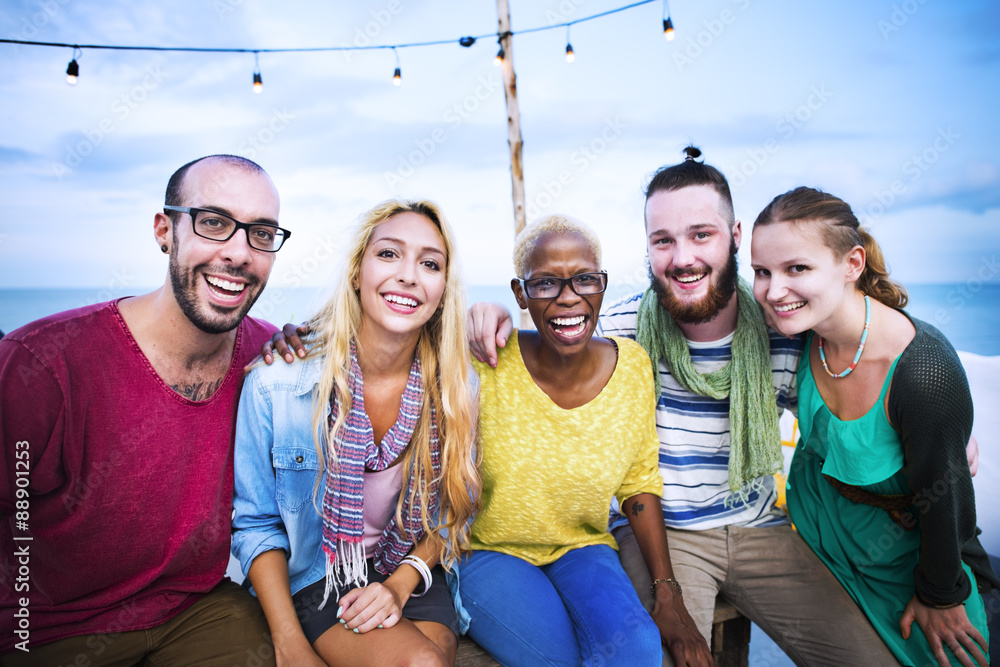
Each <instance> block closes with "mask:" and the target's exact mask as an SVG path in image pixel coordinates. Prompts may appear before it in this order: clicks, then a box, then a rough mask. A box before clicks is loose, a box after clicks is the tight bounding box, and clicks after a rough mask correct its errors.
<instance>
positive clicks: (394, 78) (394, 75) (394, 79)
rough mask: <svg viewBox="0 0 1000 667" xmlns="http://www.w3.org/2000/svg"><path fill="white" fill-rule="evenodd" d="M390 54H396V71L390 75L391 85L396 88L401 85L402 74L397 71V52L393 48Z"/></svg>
mask: <svg viewBox="0 0 1000 667" xmlns="http://www.w3.org/2000/svg"><path fill="white" fill-rule="evenodd" d="M392 52H393V53H394V54H396V71H395V72H393V73H392V85H394V86H398V85H399V84H400V83H402V77H403V74H402V72H401V71H400V70H399V52H398V51H396V49H395V47H393V49H392Z"/></svg>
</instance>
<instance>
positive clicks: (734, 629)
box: [455, 598, 750, 667]
mask: <svg viewBox="0 0 1000 667" xmlns="http://www.w3.org/2000/svg"><path fill="white" fill-rule="evenodd" d="M711 648H712V657H713V658H714V659H715V667H747V665H749V663H750V619H748V618H747V617H745V616H743V615H742V614H740V612H738V611H737V610H736V607H734V606H733V605H731V604H729V603H728V602H726V601H725V600H723V599H722V598H718V599H717V600H716V601H715V616H714V617H713V618H712V646H711ZM499 664H500V663H498V662H497V661H496V660H494V659H493V658H491V657H490V655H489V654H488V653H487V652H486V651H484V650H483V649H482V648H480V646H479V645H478V644H477V643H476V642H474V641H472V640H471V639H469V637H468V636H467V635H466V636H463V637H462V638H461V639H460V640H459V642H458V655H457V657H456V658H455V665H456V667H491V666H493V665H499Z"/></svg>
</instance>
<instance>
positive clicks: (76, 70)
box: [66, 46, 83, 86]
mask: <svg viewBox="0 0 1000 667" xmlns="http://www.w3.org/2000/svg"><path fill="white" fill-rule="evenodd" d="M77 52H79V54H80V55H79V56H78V55H77ZM82 55H83V51H80V49H79V48H77V47H75V46H74V47H73V59H72V60H70V61H69V65H68V66H67V67H66V83H68V84H69V85H71V86H75V85H76V79H77V77H79V76H80V63H78V62H76V59H77V58H79V57H80V56H82Z"/></svg>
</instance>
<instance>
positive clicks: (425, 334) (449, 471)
mask: <svg viewBox="0 0 1000 667" xmlns="http://www.w3.org/2000/svg"><path fill="white" fill-rule="evenodd" d="M406 212H412V213H417V214H418V215H422V216H424V217H425V218H427V219H428V220H429V221H430V222H431V223H432V224H433V225H434V226H435V227H436V228H437V230H438V231H439V232H440V233H441V238H442V239H443V240H444V248H445V267H444V268H445V288H444V294H443V295H442V296H441V304H440V307H439V308H438V310H437V311H436V312H435V313H434V315H433V316H431V318H430V320H428V321H427V323H425V324H424V327H423V330H422V331H421V334H420V338H419V340H418V341H417V352H418V353H419V355H420V364H421V368H422V373H423V377H424V398H423V405H422V407H421V411H420V418H419V420H418V422H417V426H416V429H415V430H414V432H413V436H412V438H411V439H410V444H409V446H408V447H407V448H406V453H405V454H404V459H403V462H402V463H401V465H403V466H404V467H403V470H404V471H410V473H411V474H412V475H413V484H412V485H409V488H410V490H411V491H410V499H409V501H410V506H411V507H413V506H414V505H413V502H414V497H418V498H419V503H420V506H421V507H423V508H425V509H428V508H429V503H428V497H429V493H430V489H431V487H432V485H435V484H439V485H440V486H439V489H440V513H439V520H438V522H437V526H434V527H432V526H431V525H430V524H429V523H428V514H429V512H428V511H425V512H423V528H424V530H425V531H427V533H428V534H432V533H436V534H437V536H438V537H439V538H440V539H438V540H436V547H437V549H438V551H437V556H438V558H439V559H440V560H441V561H442V562H443V564H444V565H445V566H446V567H450V565H451V564H452V563H453V562H454V561H455V559H456V558H457V557H458V556H459V555H460V554H461V553H462V552H463V551H467V550H468V549H469V534H468V524H469V518H470V517H471V516H472V515H473V513H474V512H475V510H476V509H478V503H479V495H480V491H481V490H482V482H481V480H480V478H479V472H478V469H477V466H476V461H475V460H474V456H473V439H474V429H475V427H476V423H477V418H478V412H477V410H478V405H477V403H478V402H477V401H476V399H475V398H474V397H472V396H471V395H470V384H469V382H470V377H469V374H470V369H471V364H470V361H471V360H470V355H469V346H468V342H467V340H466V335H465V320H466V311H465V289H464V287H463V285H462V281H461V278H460V273H461V272H460V270H459V266H458V261H457V257H456V255H455V243H454V238H453V236H452V233H451V229H450V227H449V226H448V223H447V222H446V221H445V219H444V216H443V215H442V213H441V211H440V209H439V208H438V207H437V206H436V205H435V204H434V203H432V202H429V201H399V200H389V201H386V202H383V203H381V204H379V205H377V206H376V207H375V208H373V209H371V210H370V211H368V212H367V213H365V214H364V215H363V216H362V217H361V219H360V221H359V223H358V225H357V226H356V228H355V230H354V233H353V235H352V237H351V239H350V243H349V246H348V252H349V254H348V257H347V262H346V263H345V266H344V267H343V269H342V271H341V275H340V277H339V280H338V282H337V283H336V287H335V291H334V294H333V296H332V297H331V298H330V300H329V301H327V303H326V305H325V306H324V307H323V308H322V309H321V310H320V312H319V313H318V314H317V315H316V316H315V317H313V318H312V319H311V320H310V321H309V327H310V328H311V329H312V334H311V335H310V340H309V354H308V356H310V357H313V356H320V355H322V356H323V358H324V361H323V371H322V378H321V379H320V383H319V389H318V390H317V392H316V395H315V396H314V397H313V433H314V434H316V436H315V437H316V451H317V452H318V454H319V458H320V460H321V461H325V460H326V457H325V456H324V450H325V448H326V447H333V444H332V443H333V442H334V437H333V436H334V434H335V433H336V432H337V430H338V429H340V428H341V427H342V426H343V425H344V422H345V420H346V418H347V415H348V413H349V412H350V410H351V393H350V390H349V387H348V372H349V368H350V341H351V340H355V339H356V338H357V335H358V330H359V328H360V326H361V315H362V313H361V300H360V297H359V295H358V293H357V292H356V291H355V290H354V288H353V285H355V284H357V283H358V281H359V280H360V274H361V262H362V259H363V258H364V254H365V251H366V250H367V248H368V244H369V242H370V240H371V237H372V234H373V233H374V231H375V228H376V227H378V226H379V225H380V224H382V223H383V222H385V221H387V220H388V219H389V218H391V217H393V216H394V215H397V214H400V213H406ZM334 394H335V395H336V397H337V405H338V411H337V418H336V420H335V422H334V424H333V427H332V428H330V429H328V428H327V427H326V424H325V420H326V414H327V411H326V410H327V406H328V405H329V401H330V396H331V395H334ZM432 406H433V407H434V409H435V411H436V415H437V428H438V441H439V445H440V450H441V458H440V462H441V477H440V478H438V479H435V478H434V471H433V468H432V467H431V451H430V423H431V408H432ZM320 433H324V434H325V436H326V437H325V443H324V442H321V441H320V439H319V434H320ZM330 454H331V455H332V458H333V460H336V458H337V454H338V453H337V452H335V451H331V452H330ZM321 474H322V468H321V469H320V475H321ZM316 484H317V488H318V484H319V478H317V481H316ZM403 486H404V490H405V489H406V488H407V485H406V484H404V485H403ZM315 495H316V494H315V493H314V494H313V496H314V498H315ZM403 497H404V493H400V494H399V501H398V502H397V504H396V521H397V523H398V524H399V525H400V526H401V527H402V526H405V523H404V522H403V520H402V508H403ZM445 529H446V530H447V534H446V536H443V535H442V533H444V532H445ZM404 530H405V528H404ZM410 537H412V536H410Z"/></svg>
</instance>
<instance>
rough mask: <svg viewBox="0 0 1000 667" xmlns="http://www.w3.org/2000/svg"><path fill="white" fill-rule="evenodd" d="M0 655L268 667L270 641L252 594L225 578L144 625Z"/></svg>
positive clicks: (37, 662) (10, 659) (165, 666)
mask: <svg viewBox="0 0 1000 667" xmlns="http://www.w3.org/2000/svg"><path fill="white" fill-rule="evenodd" d="M28 648H29V649H30V651H29V652H27V653H26V652H24V651H20V650H17V649H15V650H14V651H13V652H12V653H8V654H7V655H4V656H0V663H2V664H3V665H5V666H6V665H9V666H10V667H29V666H30V667H39V666H41V665H46V666H49V665H51V666H52V667H56V666H57V665H66V666H67V667H68V666H69V665H88V666H92V667H97V666H98V665H101V666H108V667H110V666H114V667H126V666H131V665H142V666H143V667H175V666H176V667H181V666H182V665H183V666H187V665H199V666H201V665H207V666H211V667H236V666H237V665H240V666H243V667H273V666H274V647H273V646H272V645H271V634H270V632H268V628H267V620H266V619H265V618H264V612H262V611H261V608H260V604H259V603H258V602H257V599H256V598H254V597H253V596H252V595H250V593H249V592H248V591H246V590H244V589H243V587H242V586H240V585H239V584H235V583H233V582H231V581H224V582H222V583H221V584H219V585H218V586H216V587H215V588H214V589H212V591H211V592H210V593H208V595H206V596H205V597H203V598H202V599H200V600H198V602H196V603H194V604H193V605H191V606H190V607H188V608H187V609H185V610H184V611H182V612H181V613H180V614H178V615H177V616H175V617H174V618H172V619H170V620H169V621H167V622H166V623H162V624H160V625H158V626H156V627H153V628H149V629H148V630H133V631H130V632H122V633H113V634H89V635H80V636H77V637H67V638H66V639H59V640H57V641H54V642H51V643H49V644H42V645H34V644H29V646H28Z"/></svg>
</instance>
